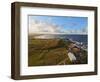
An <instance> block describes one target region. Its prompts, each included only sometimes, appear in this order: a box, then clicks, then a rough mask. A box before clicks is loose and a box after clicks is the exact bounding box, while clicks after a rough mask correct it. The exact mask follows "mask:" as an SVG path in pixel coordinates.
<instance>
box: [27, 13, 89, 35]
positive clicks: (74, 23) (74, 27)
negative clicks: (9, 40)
mask: <svg viewBox="0 0 100 82" xmlns="http://www.w3.org/2000/svg"><path fill="white" fill-rule="evenodd" d="M28 20H29V34H32V33H33V34H34V33H44V34H46V33H47V34H57V33H58V34H63V33H64V34H87V28H88V18H87V17H70V16H38V15H37V16H35V15H29V16H28Z"/></svg>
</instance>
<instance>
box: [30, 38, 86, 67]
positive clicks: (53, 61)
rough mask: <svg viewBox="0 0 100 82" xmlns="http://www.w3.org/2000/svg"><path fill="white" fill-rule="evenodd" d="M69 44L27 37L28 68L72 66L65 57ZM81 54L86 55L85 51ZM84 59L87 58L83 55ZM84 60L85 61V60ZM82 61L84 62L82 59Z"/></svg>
mask: <svg viewBox="0 0 100 82" xmlns="http://www.w3.org/2000/svg"><path fill="white" fill-rule="evenodd" d="M70 43H71V42H69V41H64V40H62V39H34V38H33V37H29V40H28V66H46V65H64V64H66V65H68V64H72V62H71V61H70V59H69V57H68V55H67V54H68V46H69V44H70ZM83 53H84V54H87V52H85V51H84V52H83ZM85 57H87V56H86V55H85ZM85 60H87V59H86V58H85ZM82 61H84V57H83V59H82ZM86 62H87V61H85V63H86Z"/></svg>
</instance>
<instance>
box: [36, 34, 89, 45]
mask: <svg viewBox="0 0 100 82" xmlns="http://www.w3.org/2000/svg"><path fill="white" fill-rule="evenodd" d="M34 38H39V39H64V40H67V39H69V40H72V41H77V42H81V43H83V44H85V45H87V42H88V36H87V35H80V34H79V35H78V34H40V35H37V36H35V37H34Z"/></svg>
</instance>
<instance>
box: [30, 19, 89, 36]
mask: <svg viewBox="0 0 100 82" xmlns="http://www.w3.org/2000/svg"><path fill="white" fill-rule="evenodd" d="M50 20H51V19H50ZM66 26H67V25H66ZM62 28H63V27H60V26H58V25H56V24H54V23H50V22H48V20H47V21H46V22H44V21H39V20H34V19H32V20H30V21H29V34H34V33H38V34H87V28H82V29H73V28H72V29H68V30H64V29H62Z"/></svg>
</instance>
